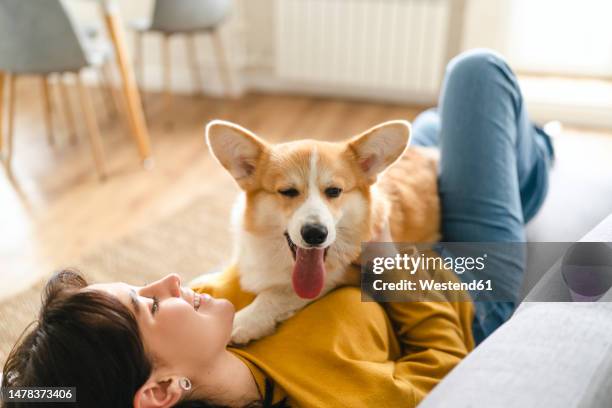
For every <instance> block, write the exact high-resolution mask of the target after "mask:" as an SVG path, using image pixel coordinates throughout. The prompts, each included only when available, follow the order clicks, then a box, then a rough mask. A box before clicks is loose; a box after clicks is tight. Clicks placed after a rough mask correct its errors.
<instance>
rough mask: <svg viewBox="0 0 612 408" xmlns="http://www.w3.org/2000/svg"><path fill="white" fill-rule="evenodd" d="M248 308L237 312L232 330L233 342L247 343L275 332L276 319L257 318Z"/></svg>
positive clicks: (236, 343) (237, 343)
mask: <svg viewBox="0 0 612 408" xmlns="http://www.w3.org/2000/svg"><path fill="white" fill-rule="evenodd" d="M243 312H248V311H247V310H246V309H245V310H241V311H239V312H238V313H236V317H235V318H234V328H233V330H232V340H231V342H232V344H235V345H240V346H242V345H245V344H247V343H249V342H250V341H253V340H257V339H260V338H262V337H264V336H267V335H268V334H272V332H274V326H275V324H274V320H270V319H261V318H257V316H255V315H254V314H252V313H243Z"/></svg>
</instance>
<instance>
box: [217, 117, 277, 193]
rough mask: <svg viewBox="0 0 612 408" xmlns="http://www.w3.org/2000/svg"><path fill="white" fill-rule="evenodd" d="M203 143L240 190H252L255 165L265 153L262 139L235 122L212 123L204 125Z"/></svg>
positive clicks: (219, 121) (220, 121)
mask: <svg viewBox="0 0 612 408" xmlns="http://www.w3.org/2000/svg"><path fill="white" fill-rule="evenodd" d="M206 143H207V144H208V147H209V149H210V151H211V152H212V154H213V156H215V158H216V159H217V160H218V161H219V163H221V165H222V166H223V167H225V169H226V170H227V171H228V172H229V173H230V174H231V175H232V177H234V179H236V181H237V182H238V185H240V187H241V188H243V189H244V190H248V189H250V188H253V186H254V185H253V184H254V178H255V177H254V175H255V172H256V170H257V165H258V163H259V160H260V158H261V157H262V154H263V152H264V151H265V150H266V143H265V142H264V141H263V140H261V139H260V138H258V137H257V136H255V134H253V133H252V132H251V131H249V130H247V129H245V128H243V127H241V126H239V125H236V124H235V123H231V122H226V121H224V120H213V121H212V122H210V123H208V125H206Z"/></svg>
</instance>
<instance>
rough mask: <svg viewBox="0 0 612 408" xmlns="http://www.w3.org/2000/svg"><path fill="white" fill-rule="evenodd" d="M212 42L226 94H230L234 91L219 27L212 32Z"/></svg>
mask: <svg viewBox="0 0 612 408" xmlns="http://www.w3.org/2000/svg"><path fill="white" fill-rule="evenodd" d="M211 39H212V44H213V47H214V49H215V54H217V66H218V67H219V76H220V78H221V81H222V82H223V88H224V89H225V95H226V96H228V95H229V94H230V93H231V91H232V80H231V73H230V71H229V63H228V61H227V55H226V53H225V47H224V46H223V40H222V38H221V34H220V33H219V30H218V29H214V30H213V31H212V33H211Z"/></svg>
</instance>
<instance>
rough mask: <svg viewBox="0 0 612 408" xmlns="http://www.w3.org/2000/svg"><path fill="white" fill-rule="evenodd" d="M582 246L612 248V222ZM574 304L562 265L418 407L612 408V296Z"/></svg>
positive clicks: (596, 230) (600, 227)
mask: <svg viewBox="0 0 612 408" xmlns="http://www.w3.org/2000/svg"><path fill="white" fill-rule="evenodd" d="M581 241H583V242H612V215H610V216H608V217H607V218H606V219H605V220H604V221H603V222H601V223H600V224H599V225H597V226H596V227H595V228H594V229H593V230H592V231H591V232H589V233H588V234H586V235H585V236H584V237H583V238H582V239H581ZM569 300H570V294H569V291H568V289H567V288H566V286H565V283H564V281H563V278H562V275H561V260H558V261H557V262H555V263H554V265H553V266H552V267H551V268H550V269H549V270H548V271H547V272H546V273H545V274H544V276H543V277H542V279H541V280H540V281H539V282H538V283H537V284H535V286H534V287H533V288H532V289H531V290H530V291H529V293H528V294H527V296H526V297H525V299H524V301H523V303H521V305H520V306H519V308H518V309H517V311H516V312H515V313H514V315H513V316H512V318H510V320H508V321H507V322H506V323H505V324H504V325H502V326H501V327H500V328H499V329H498V330H497V331H495V332H494V333H493V334H492V335H491V336H489V337H488V338H487V339H486V340H485V341H484V342H482V343H481V344H480V345H479V346H478V347H477V348H476V349H475V350H474V351H473V352H472V353H471V354H469V355H468V356H467V357H466V358H465V360H463V361H462V362H461V364H459V365H458V366H457V367H456V368H455V369H454V370H453V371H452V372H451V373H450V374H449V375H448V376H447V377H446V378H445V379H444V380H443V381H442V382H441V383H440V384H439V385H438V386H437V387H436V388H435V389H434V390H433V391H432V392H431V394H430V395H429V396H428V397H427V398H426V399H425V400H424V401H423V402H422V403H421V404H420V405H419V407H422V408H433V407H457V408H461V407H486V408H494V407H504V408H506V407H510V408H511V407H517V408H518V407H521V408H525V407H612V289H610V290H609V291H608V292H607V293H606V294H605V295H604V296H603V297H602V298H601V299H600V300H599V301H598V302H594V303H571V302H569Z"/></svg>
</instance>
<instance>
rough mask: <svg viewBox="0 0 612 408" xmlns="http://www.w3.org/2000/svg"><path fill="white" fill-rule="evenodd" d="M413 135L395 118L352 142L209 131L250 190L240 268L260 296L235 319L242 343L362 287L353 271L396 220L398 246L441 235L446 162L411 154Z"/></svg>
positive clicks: (222, 126)
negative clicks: (346, 289)
mask: <svg viewBox="0 0 612 408" xmlns="http://www.w3.org/2000/svg"><path fill="white" fill-rule="evenodd" d="M410 132H411V128H410V124H409V122H407V121H404V120H394V121H389V122H385V123H382V124H379V125H377V126H374V127H372V128H371V129H368V130H366V131H365V132H363V133H361V134H360V135H357V136H355V137H352V138H350V139H348V140H346V141H343V142H325V141H315V140H299V141H292V142H287V143H279V144H272V143H268V142H266V141H265V140H263V139H262V138H260V137H258V136H256V135H255V134H254V133H253V132H251V131H249V130H247V129H244V128H243V127H241V126H239V125H236V124H234V123H231V122H226V121H221V120H214V121H212V122H210V123H209V124H208V125H207V126H206V140H207V144H208V146H209V149H210V151H211V152H212V154H213V156H214V157H215V158H216V159H217V161H218V162H219V163H220V164H221V165H222V166H223V167H224V168H225V169H226V170H227V171H228V172H229V174H230V175H231V176H232V177H233V178H234V179H235V180H236V182H237V183H238V186H239V187H240V189H241V190H242V193H241V195H240V197H239V199H238V203H237V206H236V208H235V212H234V215H235V216H234V224H235V225H234V227H235V232H236V238H235V253H234V258H235V259H234V264H235V265H236V266H237V269H238V271H239V276H240V285H241V288H242V289H243V290H245V291H248V292H252V293H255V294H256V297H255V299H254V300H253V302H252V303H251V304H249V305H248V306H247V307H245V308H244V309H242V310H240V311H239V312H238V313H237V314H236V316H235V319H234V328H233V332H232V342H233V343H234V344H246V343H248V342H249V341H251V340H256V339H258V338H261V337H263V336H265V335H268V334H271V333H272V332H273V331H274V329H275V326H276V325H277V324H278V323H279V322H282V321H284V320H286V319H287V318H289V317H290V316H292V315H293V314H294V313H295V312H296V311H297V310H299V309H301V308H302V307H304V306H305V305H307V304H308V303H309V302H311V301H313V300H314V299H316V298H318V297H320V296H322V295H323V294H325V293H327V292H329V291H330V290H332V289H333V288H335V287H337V286H340V285H344V284H359V279H358V277H355V276H354V275H355V274H354V273H353V274H352V275H353V276H349V275H351V274H350V273H348V270H349V269H351V268H349V267H350V266H351V264H353V263H356V262H358V260H359V255H360V252H361V243H362V242H367V241H369V240H371V239H372V237H373V236H375V233H376V231H379V230H380V229H381V228H382V227H383V225H387V222H388V225H389V227H390V232H391V236H392V238H393V240H394V241H395V242H433V241H436V240H437V239H438V238H439V230H440V204H439V197H438V191H437V167H438V159H437V157H436V154H435V153H433V154H432V152H431V149H427V148H418V147H410V148H409V147H408V144H409V140H410ZM353 269H354V268H353Z"/></svg>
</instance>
